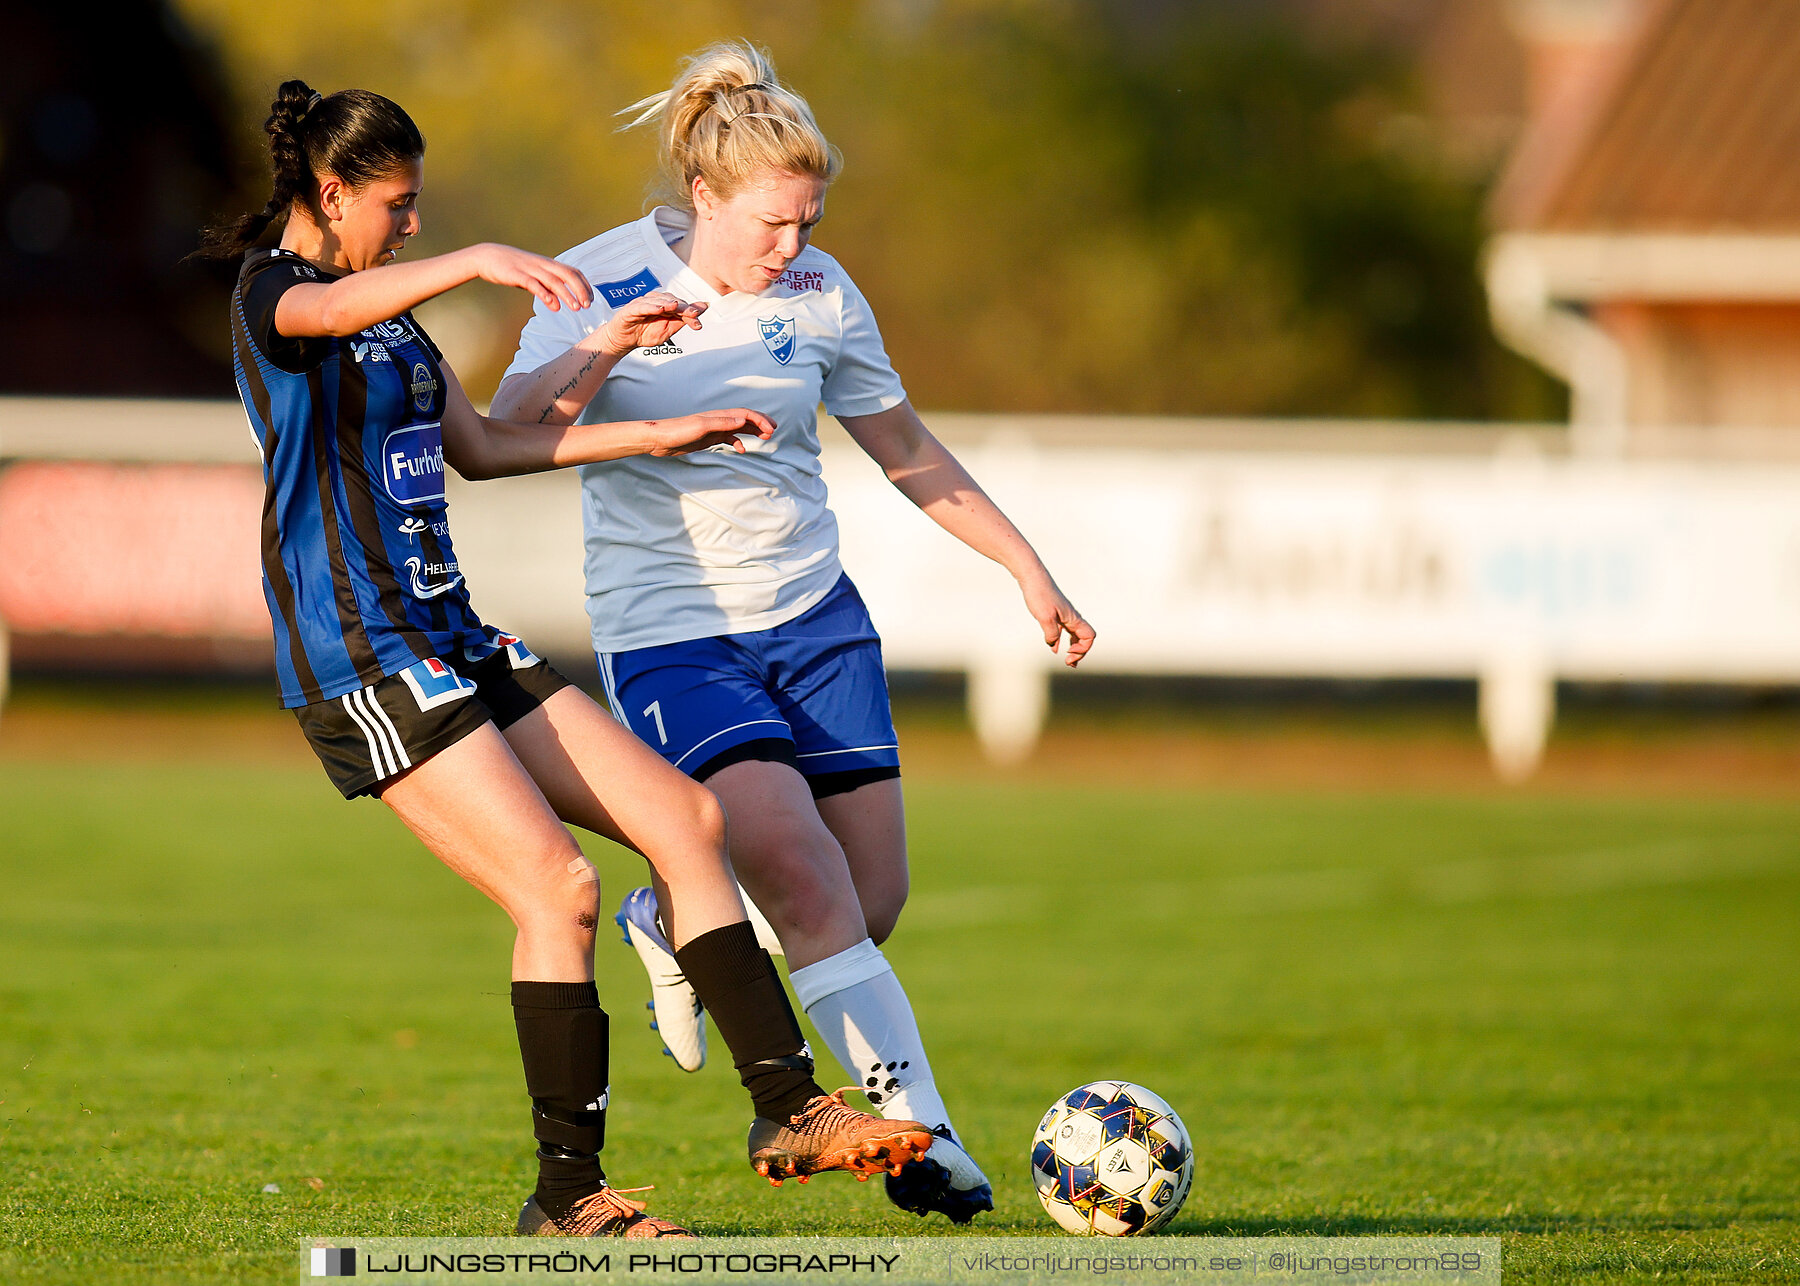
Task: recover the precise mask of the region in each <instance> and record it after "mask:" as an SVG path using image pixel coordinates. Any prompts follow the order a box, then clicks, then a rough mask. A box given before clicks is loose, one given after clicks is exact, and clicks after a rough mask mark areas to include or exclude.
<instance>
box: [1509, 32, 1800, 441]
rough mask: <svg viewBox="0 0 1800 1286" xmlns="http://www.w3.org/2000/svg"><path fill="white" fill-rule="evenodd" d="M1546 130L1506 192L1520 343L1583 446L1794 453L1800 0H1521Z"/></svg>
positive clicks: (1798, 383) (1536, 112)
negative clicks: (1561, 391) (1565, 406)
mask: <svg viewBox="0 0 1800 1286" xmlns="http://www.w3.org/2000/svg"><path fill="white" fill-rule="evenodd" d="M1510 13H1511V16H1512V18H1513V20H1514V21H1515V23H1516V25H1517V27H1518V29H1519V31H1520V33H1521V34H1522V36H1523V37H1524V40H1525V44H1526V48H1527V50H1528V53H1529V58H1530V62H1529V68H1530V76H1529V87H1530V90H1531V100H1532V101H1531V118H1530V123H1529V125H1528V127H1527V129H1526V130H1525V132H1524V134H1523V136H1522V138H1521V139H1520V141H1519V143H1518V145H1517V147H1516V149H1515V151H1514V154H1513V156H1512V158H1511V161H1510V164H1509V166H1508V168H1507V170H1506V172H1505V174H1504V176H1503V178H1502V180H1501V182H1500V183H1499V185H1498V187H1497V188H1496V191H1495V193H1494V197H1493V202H1492V214H1493V218H1494V222H1495V224H1496V226H1497V229H1498V231H1497V234H1496V235H1495V237H1494V238H1493V240H1492V242H1491V243H1490V246H1489V252H1488V256H1487V280H1488V288H1489V297H1490V303H1491V307H1492V312H1493V316H1494V320H1495V324H1496V328H1497V330H1498V331H1499V332H1500V334H1501V336H1502V337H1503V338H1504V339H1506V340H1507V342H1509V343H1510V344H1512V345H1513V346H1514V347H1515V348H1517V349H1518V350H1519V351H1520V352H1522V353H1525V354H1526V355H1528V356H1530V357H1532V358H1533V359H1534V360H1536V361H1538V362H1539V363H1541V364H1542V365H1543V366H1545V367H1546V368H1547V369H1549V370H1550V371H1552V372H1553V373H1555V374H1556V375H1557V376H1559V377H1560V378H1562V379H1564V380H1566V381H1567V382H1568V383H1569V385H1570V388H1571V393H1572V399H1571V400H1572V414H1571V418H1572V420H1573V422H1574V424H1575V427H1576V434H1575V443H1576V446H1577V449H1578V450H1584V451H1586V452H1590V453H1594V454H1600V455H1606V454H1619V453H1630V454H1658V453H1661V452H1664V451H1667V450H1670V449H1679V450H1684V451H1687V450H1694V449H1698V450H1700V451H1702V452H1703V453H1706V454H1761V453H1767V452H1777V453H1780V454H1784V455H1787V454H1792V453H1794V451H1795V450H1796V447H1800V443H1795V442H1792V441H1790V435H1789V434H1785V433H1781V432H1779V430H1789V429H1792V428H1793V427H1795V426H1800V94H1796V93H1795V91H1794V86H1795V84H1796V83H1800V82H1797V79H1796V77H1797V74H1800V0H1515V2H1514V3H1513V4H1512V5H1511V7H1510Z"/></svg>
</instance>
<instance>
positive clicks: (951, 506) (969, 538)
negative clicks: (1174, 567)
mask: <svg viewBox="0 0 1800 1286" xmlns="http://www.w3.org/2000/svg"><path fill="white" fill-rule="evenodd" d="M839 422H840V423H841V424H842V425H843V426H844V428H845V430H846V431H848V433H849V434H850V436H851V437H852V438H853V439H855V441H856V444H857V445H858V446H860V447H861V448H862V449H863V450H864V451H866V452H868V453H869V457H870V458H871V459H872V460H874V461H875V463H876V464H878V465H880V466H881V468H882V471H883V472H884V473H886V474H887V478H888V481H889V482H891V483H893V484H894V486H895V487H897V488H898V489H899V491H900V494H901V495H903V496H905V497H906V498H907V499H908V500H910V501H912V502H913V503H914V504H915V505H917V506H919V508H920V509H922V510H924V511H925V513H926V515H927V516H928V517H930V518H931V520H932V521H933V522H935V523H937V525H938V526H940V527H942V528H943V529H944V530H945V531H947V532H949V533H950V534H951V535H952V536H955V537H956V538H957V539H958V540H960V541H962V542H963V544H965V545H967V546H968V547H969V548H970V549H973V550H974V551H975V552H976V553H978V554H982V555H985V556H986V557H988V558H991V559H993V560H994V561H995V562H997V563H999V564H1000V565H1001V566H1002V567H1004V568H1006V570H1007V571H1009V572H1011V573H1012V577H1013V579H1014V580H1016V581H1018V582H1019V591H1020V592H1021V593H1022V594H1023V595H1024V596H1025V608H1026V610H1027V611H1029V612H1030V613H1031V615H1032V618H1033V619H1034V620H1036V621H1037V623H1038V625H1039V626H1041V627H1042V628H1043V631H1044V642H1045V644H1046V645H1047V646H1048V647H1049V648H1050V650H1051V651H1052V652H1054V651H1056V650H1058V648H1059V647H1060V645H1061V644H1062V641H1063V638H1064V636H1065V635H1066V636H1067V637H1068V641H1069V646H1068V649H1067V650H1066V651H1065V652H1064V653H1063V661H1064V664H1066V665H1069V666H1071V667H1073V666H1077V665H1080V664H1081V658H1082V657H1084V656H1086V655H1087V654H1088V649H1089V648H1091V647H1093V646H1094V627H1093V626H1091V625H1089V624H1088V623H1087V621H1086V620H1085V619H1084V618H1083V617H1082V615H1081V613H1080V612H1078V611H1076V610H1075V605H1074V604H1073V603H1071V602H1069V600H1068V597H1067V596H1066V595H1064V593H1063V592H1062V591H1061V590H1060V589H1058V588H1057V587H1056V582H1055V580H1053V579H1052V578H1051V576H1050V572H1049V570H1048V569H1047V568H1046V567H1045V566H1044V562H1043V560H1042V559H1041V558H1039V557H1038V556H1037V551H1036V550H1035V549H1033V548H1032V547H1031V543H1030V542H1029V541H1027V540H1026V539H1025V537H1024V536H1023V535H1021V534H1020V533H1019V529H1018V528H1017V527H1015V526H1013V524H1012V521H1011V519H1009V518H1007V516H1006V515H1005V514H1003V513H1001V512H1000V506H998V505H996V504H995V503H994V502H993V501H992V500H990V499H988V495H987V493H986V492H985V491H983V490H982V489H981V487H980V485H979V484H978V483H976V481H975V479H974V478H972V477H970V476H969V471H968V470H967V469H965V468H963V466H962V463H961V461H959V460H958V459H957V458H956V457H955V456H954V455H952V454H950V450H949V448H947V447H946V446H945V445H944V444H943V443H942V442H939V441H938V440H937V438H936V437H934V436H933V435H932V432H931V430H930V429H928V428H926V427H925V423H924V421H923V420H921V419H919V414H918V412H917V411H915V410H913V407H912V403H911V402H902V403H900V405H898V406H895V407H890V408H889V409H888V410H885V411H877V412H876V413H875V414H874V415H847V416H842V417H840V419H839Z"/></svg>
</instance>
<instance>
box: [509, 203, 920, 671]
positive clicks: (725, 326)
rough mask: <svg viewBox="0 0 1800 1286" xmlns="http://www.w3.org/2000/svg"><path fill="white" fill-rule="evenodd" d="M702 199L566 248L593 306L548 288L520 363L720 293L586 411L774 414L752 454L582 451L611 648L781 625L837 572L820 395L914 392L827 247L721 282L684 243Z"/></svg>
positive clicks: (590, 541) (843, 404)
mask: <svg viewBox="0 0 1800 1286" xmlns="http://www.w3.org/2000/svg"><path fill="white" fill-rule="evenodd" d="M691 221H692V216H691V215H689V214H686V213H683V212H681V211H678V210H673V209H670V208H668V207H666V206H664V207H658V208H657V209H656V210H653V211H652V212H651V213H650V214H648V215H646V216H645V217H644V218H642V219H640V220H638V221H637V222H635V223H628V224H626V225H624V226H623V227H619V228H614V229H613V230H612V231H611V232H607V233H604V234H602V235H600V236H598V237H595V238H594V239H593V240H592V241H588V242H585V243H584V244H582V245H579V246H576V247H575V248H574V249H573V250H570V251H568V252H567V253H566V254H564V255H562V256H561V258H562V261H563V262H564V263H567V264H569V265H570V266H571V267H575V268H578V269H580V270H581V271H582V272H583V273H585V274H586V275H587V278H588V280H589V281H591V282H593V283H594V303H593V304H592V306H590V307H588V308H585V309H583V310H581V311H579V312H571V311H568V310H563V311H559V312H550V311H549V310H547V309H546V308H544V307H543V306H542V305H540V306H539V307H538V309H537V313H536V315H535V316H534V317H533V318H532V320H531V321H530V322H529V323H528V324H527V325H526V327H525V332H524V334H523V335H522V336H521V337H520V341H519V351H518V355H517V356H516V357H515V358H514V359H513V363H512V365H511V367H509V368H508V370H507V374H508V375H514V374H519V373H521V372H529V371H533V370H536V369H537V368H538V367H540V366H542V365H544V364H545V363H546V362H550V361H553V360H555V359H556V358H558V357H560V356H562V355H563V354H564V353H565V352H567V351H568V349H569V348H570V347H571V346H573V345H574V344H576V343H578V342H580V340H581V339H582V338H583V337H584V336H586V335H589V334H591V333H592V332H593V331H595V330H596V329H598V328H599V327H601V326H603V325H605V324H606V322H607V321H608V320H609V319H610V318H611V317H612V314H613V311H614V309H616V308H618V307H620V306H621V305H623V304H625V303H627V302H628V301H630V300H632V299H635V298H637V296H639V295H642V294H646V293H648V292H650V291H652V290H657V289H662V290H667V291H669V292H671V293H672V294H674V295H676V296H678V297H680V298H682V299H684V300H689V301H693V302H703V303H705V304H706V305H708V307H707V311H706V313H705V314H704V315H703V316H702V318H701V326H702V329H700V330H698V331H694V330H683V331H680V332H679V333H678V334H676V336H675V337H674V338H673V339H672V340H671V341H670V342H668V343H666V344H663V345H661V346H659V347H657V348H649V349H637V350H635V351H634V352H632V353H630V354H629V355H627V356H626V357H625V358H624V359H622V360H621V361H620V362H619V364H618V365H617V366H616V367H614V368H613V371H612V373H611V374H610V375H608V376H607V378H606V381H605V383H604V384H602V386H601V388H600V391H599V393H598V394H596V395H595V397H594V400H593V401H592V402H591V403H590V404H589V405H588V407H587V409H586V411H584V412H583V414H582V416H581V420H582V422H583V423H587V424H594V423H603V422H607V421H614V420H657V419H667V418H669V417H671V416H680V415H690V414H693V413H695V412H699V411H710V410H721V409H724V408H728V407H734V406H744V407H749V408H750V409H752V410H756V411H761V412H763V413H764V414H765V415H767V416H769V418H770V419H772V420H773V421H774V422H775V436H774V437H773V438H772V439H771V440H769V441H767V442H751V441H748V440H747V441H746V443H745V445H746V448H747V449H746V450H745V451H744V452H743V453H742V454H739V453H738V452H736V451H733V450H731V449H730V448H729V447H715V448H713V449H711V450H709V451H700V452H694V453H692V454H690V455H683V456H674V457H670V458H667V459H657V458H655V457H653V456H647V455H645V456H632V457H630V458H627V459H623V460H609V461H607V462H605V463H604V464H590V465H585V466H583V467H582V468H581V470H580V473H581V479H582V491H583V496H582V519H583V528H584V531H585V534H586V570H587V606H588V616H589V619H590V620H591V622H592V625H593V639H594V650H595V651H596V652H602V653H606V652H622V651H627V650H629V649H632V648H640V647H652V646H657V645H660V644H665V643H678V642H682V641H684V640H688V639H699V638H710V637H713V636H715V635H721V634H737V633H743V632H746V631H750V630H762V629H769V628H771V627H773V626H776V625H780V624H783V623H784V622H787V621H790V620H792V619H794V618H795V617H797V616H799V615H800V614H801V613H802V612H804V611H806V610H807V609H808V608H809V607H812V606H813V605H814V604H816V603H818V602H820V601H821V600H823V599H824V597H825V596H826V595H827V594H828V593H830V592H831V589H832V587H833V586H834V585H836V584H837V581H838V577H839V575H840V574H841V571H842V569H841V567H840V566H839V563H838V535H837V520H836V519H835V518H834V517H833V516H832V514H831V510H830V509H829V508H828V507H827V504H826V499H827V497H826V490H825V482H824V479H823V477H822V476H821V474H820V468H819V437H818V423H817V419H818V408H819V404H820V403H821V402H823V403H824V405H825V409H826V410H827V411H829V412H831V413H832V414H833V415H871V414H874V413H875V412H878V411H885V410H888V409H889V408H891V407H894V406H897V405H899V404H900V402H902V401H903V400H904V399H905V397H906V391H905V389H904V388H903V387H902V386H901V383H900V377H899V376H898V375H896V374H895V373H894V368H893V366H892V365H891V364H890V363H889V361H888V356H887V352H886V350H885V349H884V348H883V347H882V343H881V332H880V330H879V329H878V328H877V327H876V325H875V318H874V316H873V314H872V313H871V312H870V311H869V305H868V303H867V302H866V301H865V300H864V299H863V297H862V294H861V292H860V291H858V290H857V288H856V285H855V283H854V282H852V281H851V280H850V277H849V275H848V274H847V273H845V271H844V270H843V269H842V268H841V267H839V266H838V263H837V261H836V260H835V259H833V258H832V257H831V256H830V255H828V254H825V253H824V252H823V251H820V250H815V249H813V248H812V247H810V246H809V247H807V248H806V249H805V250H803V251H801V253H800V256H799V258H797V259H795V260H794V262H793V263H792V264H790V265H789V266H788V270H787V272H785V273H784V274H783V275H782V277H781V278H780V280H778V281H776V282H774V283H772V284H771V285H770V286H769V288H768V289H767V290H765V291H763V292H762V293H761V294H756V295H750V294H743V293H741V292H734V293H732V294H729V295H720V294H719V293H718V292H717V291H715V290H714V289H713V288H712V287H711V286H709V285H708V284H707V283H706V282H705V281H704V280H703V279H702V278H701V277H700V276H699V275H698V274H697V273H695V272H693V271H692V270H690V269H689V268H688V266H687V265H686V264H684V263H683V262H682V261H681V259H680V258H679V257H678V256H677V255H676V254H675V252H674V251H673V250H672V249H671V248H670V247H671V246H672V245H673V244H674V243H675V242H676V241H678V240H680V239H681V238H682V236H684V235H685V234H686V232H687V230H688V228H689V226H690V224H691Z"/></svg>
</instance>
